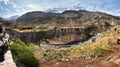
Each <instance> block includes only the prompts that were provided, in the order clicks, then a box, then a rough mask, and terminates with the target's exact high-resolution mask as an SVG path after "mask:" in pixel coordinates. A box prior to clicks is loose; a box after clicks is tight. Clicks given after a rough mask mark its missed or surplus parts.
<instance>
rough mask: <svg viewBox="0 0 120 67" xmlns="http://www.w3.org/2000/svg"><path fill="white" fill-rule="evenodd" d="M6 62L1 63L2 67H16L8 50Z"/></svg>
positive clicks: (5, 57) (0, 66) (5, 56)
mask: <svg viewBox="0 0 120 67" xmlns="http://www.w3.org/2000/svg"><path fill="white" fill-rule="evenodd" d="M4 59H5V60H4V61H3V62H1V63H0V67H16V64H15V63H14V61H13V58H12V54H11V51H10V50H8V51H7V52H6V53H5V55H4Z"/></svg>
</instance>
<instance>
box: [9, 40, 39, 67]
mask: <svg viewBox="0 0 120 67" xmlns="http://www.w3.org/2000/svg"><path fill="white" fill-rule="evenodd" d="M10 49H11V52H12V55H13V59H14V61H15V62H16V65H17V66H18V67H39V62H38V60H37V59H36V58H35V57H34V54H33V53H32V52H31V51H30V50H29V49H28V48H27V46H25V45H24V44H22V45H21V44H17V43H15V42H13V43H12V44H11V45H10ZM21 65H22V66H21Z"/></svg>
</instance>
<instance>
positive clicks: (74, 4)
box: [0, 0, 120, 17]
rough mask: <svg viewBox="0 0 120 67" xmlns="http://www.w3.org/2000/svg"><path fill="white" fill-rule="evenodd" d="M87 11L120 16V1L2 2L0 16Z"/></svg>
mask: <svg viewBox="0 0 120 67" xmlns="http://www.w3.org/2000/svg"><path fill="white" fill-rule="evenodd" d="M70 9H72V10H79V9H86V10H89V11H101V12H106V13H109V14H112V15H116V16H120V0H0V16H1V17H10V16H13V15H22V14H24V13H26V12H30V11H47V12H62V11H64V10H70Z"/></svg>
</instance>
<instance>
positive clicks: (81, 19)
mask: <svg viewBox="0 0 120 67" xmlns="http://www.w3.org/2000/svg"><path fill="white" fill-rule="evenodd" d="M111 19H113V20H119V19H120V18H119V17H116V16H112V15H109V14H106V13H102V12H90V11H85V10H79V11H75V10H66V11H64V12H62V13H47V12H42V11H34V12H28V13H26V14H24V15H22V16H21V17H19V18H18V19H17V20H16V22H24V23H25V22H28V23H31V22H33V23H35V22H37V23H38V22H39V23H52V22H54V23H60V24H65V23H67V24H69V23H70V22H75V23H85V22H86V23H87V22H95V21H100V20H111Z"/></svg>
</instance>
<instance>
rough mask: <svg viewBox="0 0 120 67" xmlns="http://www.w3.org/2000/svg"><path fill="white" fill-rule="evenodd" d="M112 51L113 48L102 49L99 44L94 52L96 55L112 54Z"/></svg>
mask: <svg viewBox="0 0 120 67" xmlns="http://www.w3.org/2000/svg"><path fill="white" fill-rule="evenodd" d="M111 52H112V51H111V50H105V49H102V48H101V47H100V46H97V47H96V48H95V49H94V54H95V55H108V54H110V53H111Z"/></svg>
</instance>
